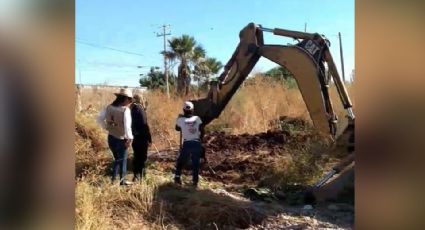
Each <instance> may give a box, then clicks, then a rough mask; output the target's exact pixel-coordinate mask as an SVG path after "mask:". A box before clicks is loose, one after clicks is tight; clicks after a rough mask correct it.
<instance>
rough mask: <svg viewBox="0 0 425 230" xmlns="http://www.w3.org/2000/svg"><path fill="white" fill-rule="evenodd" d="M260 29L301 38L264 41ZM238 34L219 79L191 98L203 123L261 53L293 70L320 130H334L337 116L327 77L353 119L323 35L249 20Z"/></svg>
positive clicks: (215, 112) (226, 99) (215, 114)
mask: <svg viewBox="0 0 425 230" xmlns="http://www.w3.org/2000/svg"><path fill="white" fill-rule="evenodd" d="M263 31H264V32H272V33H273V34H275V35H279V36H285V37H291V38H294V39H301V41H300V42H299V43H298V44H295V45H289V46H284V45H266V44H264V39H263ZM239 38H240V42H239V44H238V46H237V48H236V50H235V52H234V53H233V55H232V57H231V58H230V60H229V61H228V62H227V64H226V65H225V66H224V71H223V73H221V75H220V76H219V78H218V81H213V82H211V83H210V90H209V92H208V96H207V97H206V98H203V99H200V100H195V101H193V103H194V113H195V114H196V115H198V116H199V117H201V119H202V121H203V123H204V124H205V125H207V124H208V123H210V122H211V121H212V120H214V119H215V118H217V117H218V116H219V115H220V114H221V112H222V111H223V110H224V108H225V106H226V105H227V103H228V102H229V101H230V99H231V98H232V96H233V95H234V94H235V92H236V91H237V89H238V88H239V87H240V85H241V84H242V83H243V81H244V80H245V79H246V78H247V77H248V75H249V73H250V72H251V71H252V69H253V68H254V66H255V64H256V63H257V62H258V60H259V59H260V57H265V58H267V59H269V60H271V61H273V62H275V63H277V64H279V65H281V66H284V67H285V68H286V69H288V70H289V71H290V72H291V73H292V75H293V76H294V78H295V80H296V81H297V85H298V88H299V89H300V91H301V94H302V96H303V100H304V102H305V103H306V106H307V109H308V111H309V114H310V117H311V119H312V121H313V124H314V126H315V127H316V128H317V129H318V130H319V131H321V132H323V133H330V134H332V135H335V134H336V123H337V116H336V114H335V112H334V110H333V105H332V102H331V100H330V98H329V83H330V77H332V79H333V81H334V82H335V85H336V89H337V91H338V93H339V95H340V98H341V101H342V104H343V106H344V108H345V109H347V113H348V117H349V118H350V119H351V120H354V114H353V112H352V104H351V101H350V98H349V96H348V93H347V90H346V88H345V86H344V84H343V82H342V81H341V78H340V76H339V74H338V71H337V69H336V66H335V63H334V61H333V58H332V55H331V53H330V52H329V42H328V41H327V40H326V39H325V38H324V37H323V36H321V35H319V34H317V33H316V34H311V33H305V32H298V31H290V30H284V29H278V28H275V29H268V28H264V27H261V26H258V25H256V24H254V23H250V24H248V25H247V26H246V27H245V28H243V29H242V30H241V31H240V33H239ZM325 65H327V66H328V69H329V73H330V76H327V75H326V74H325V72H326V71H325Z"/></svg>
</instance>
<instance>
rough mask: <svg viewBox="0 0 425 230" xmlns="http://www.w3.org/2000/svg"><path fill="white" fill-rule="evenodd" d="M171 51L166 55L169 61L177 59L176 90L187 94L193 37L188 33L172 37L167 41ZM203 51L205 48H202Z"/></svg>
mask: <svg viewBox="0 0 425 230" xmlns="http://www.w3.org/2000/svg"><path fill="white" fill-rule="evenodd" d="M168 44H169V46H170V48H171V51H169V52H167V54H166V56H167V58H168V59H169V60H171V61H176V60H178V61H179V66H178V74H177V92H179V93H180V94H184V95H187V94H188V93H189V85H190V80H191V79H190V72H191V71H190V67H189V64H190V62H191V61H192V58H193V55H194V50H195V47H196V41H195V38H194V37H192V36H189V35H186V34H185V35H182V36H181V37H177V38H172V39H171V40H169V41H168ZM204 52H205V50H204Z"/></svg>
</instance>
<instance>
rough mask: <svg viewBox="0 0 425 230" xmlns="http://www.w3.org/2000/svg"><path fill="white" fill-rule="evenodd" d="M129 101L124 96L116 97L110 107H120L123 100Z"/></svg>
mask: <svg viewBox="0 0 425 230" xmlns="http://www.w3.org/2000/svg"><path fill="white" fill-rule="evenodd" d="M127 99H130V100H131V98H130V97H127V96H124V95H117V98H115V100H114V101H113V102H112V104H111V105H112V106H120V105H122V104H123V103H124V102H125V100H127Z"/></svg>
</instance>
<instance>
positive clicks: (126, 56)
mask: <svg viewBox="0 0 425 230" xmlns="http://www.w3.org/2000/svg"><path fill="white" fill-rule="evenodd" d="M249 22H254V23H257V24H261V25H263V26H264V27H269V28H275V27H278V28H284V29H290V30H299V31H303V30H304V23H307V32H318V33H321V34H324V35H325V36H326V37H328V39H329V40H330V41H331V52H332V54H333V57H334V59H335V62H336V64H337V65H338V67H339V66H340V59H339V43H338V37H337V34H338V32H341V34H342V43H343V51H344V62H345V75H346V78H348V77H349V76H350V73H351V71H352V69H354V1H353V0H348V1H346V0H341V1H333V0H320V1H316V0H310V1H297V0H292V1H290V0H261V1H260V0H233V1H226V0H214V1H206V0H180V1H166V0H151V1H146V0H110V1H105V0H76V44H75V47H76V60H75V63H76V69H75V81H76V82H77V83H80V82H81V83H83V84H99V83H101V84H104V83H106V84H110V85H128V86H137V85H138V80H139V78H140V77H139V74H141V73H146V72H148V71H149V68H142V69H138V68H137V66H138V65H143V66H159V67H161V68H162V66H163V58H162V55H161V54H160V51H162V49H163V40H162V37H157V36H156V33H157V32H161V29H160V28H159V27H160V26H161V25H162V24H170V25H171V28H170V29H171V36H169V38H171V37H173V36H181V35H182V34H189V35H191V36H194V37H195V39H196V40H197V41H198V42H199V43H200V44H202V45H203V47H204V48H205V49H206V51H207V55H208V56H210V57H215V58H217V59H218V60H220V61H221V62H222V63H223V64H224V63H226V62H227V61H228V60H229V58H230V56H231V55H232V53H233V51H234V50H235V48H236V46H237V44H238V42H239V37H238V35H239V31H240V30H241V29H242V28H243V27H244V26H246V25H247V24H248V23H249ZM87 43H88V44H91V45H87ZM265 43H266V44H283V45H285V44H287V43H293V40H292V39H285V38H283V37H280V36H275V35H272V34H270V33H265ZM99 47H110V48H114V49H119V50H124V51H128V52H131V53H136V54H140V55H133V54H130V53H122V52H116V51H114V50H110V49H105V48H99ZM274 66H276V64H274V63H273V62H270V61H268V60H267V59H264V58H262V59H260V61H259V62H258V63H257V65H256V67H255V68H254V71H266V70H268V69H270V68H272V67H274Z"/></svg>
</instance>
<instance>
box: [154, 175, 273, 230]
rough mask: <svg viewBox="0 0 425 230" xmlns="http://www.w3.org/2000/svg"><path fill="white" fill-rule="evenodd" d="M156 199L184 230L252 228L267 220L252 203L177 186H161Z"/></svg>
mask: <svg viewBox="0 0 425 230" xmlns="http://www.w3.org/2000/svg"><path fill="white" fill-rule="evenodd" d="M154 200H155V204H156V206H157V207H156V208H158V209H161V210H162V211H165V212H166V214H167V215H168V216H169V217H171V218H172V219H173V221H175V222H177V223H178V224H179V225H180V226H181V227H183V229H235V228H248V227H249V226H250V225H255V224H260V223H261V222H262V221H263V220H264V219H265V218H266V217H267V215H266V214H264V213H262V212H261V211H260V210H259V209H256V208H255V207H254V206H253V205H252V202H250V201H248V200H243V199H237V198H232V197H230V196H228V195H222V194H218V193H215V192H213V191H211V190H204V189H194V188H191V187H185V186H183V187H181V186H178V185H175V184H173V183H166V184H162V185H160V186H159V187H157V189H156V190H155V192H154Z"/></svg>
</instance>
